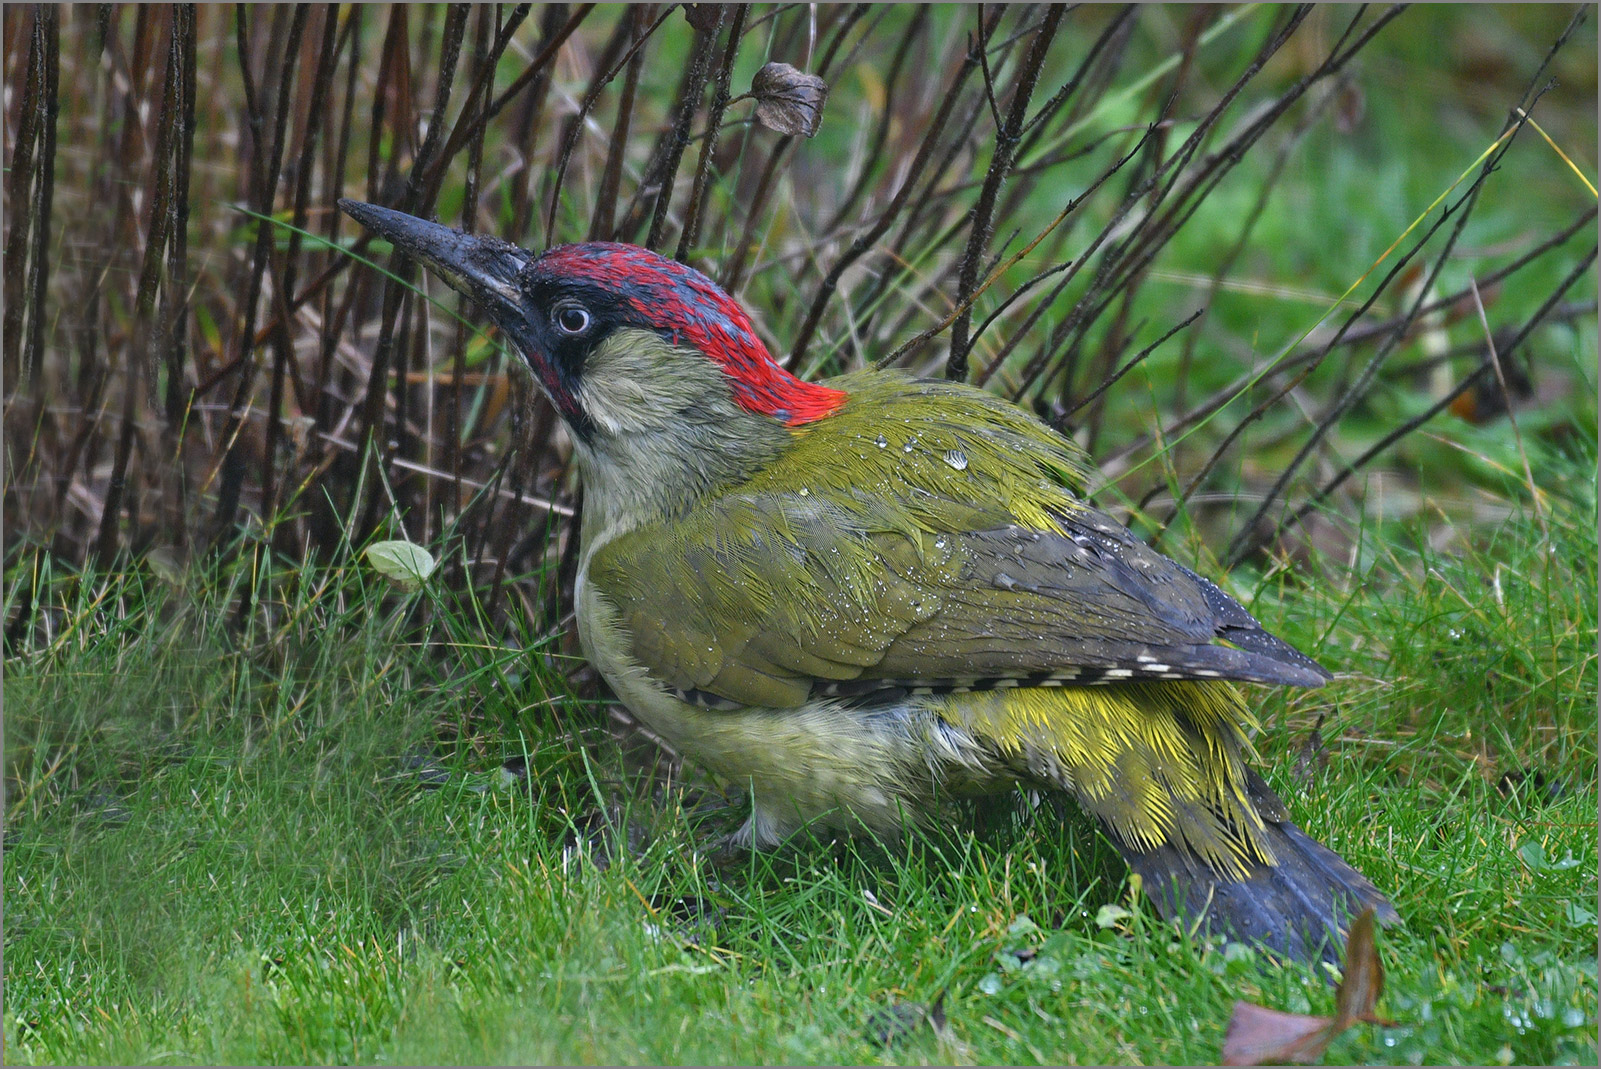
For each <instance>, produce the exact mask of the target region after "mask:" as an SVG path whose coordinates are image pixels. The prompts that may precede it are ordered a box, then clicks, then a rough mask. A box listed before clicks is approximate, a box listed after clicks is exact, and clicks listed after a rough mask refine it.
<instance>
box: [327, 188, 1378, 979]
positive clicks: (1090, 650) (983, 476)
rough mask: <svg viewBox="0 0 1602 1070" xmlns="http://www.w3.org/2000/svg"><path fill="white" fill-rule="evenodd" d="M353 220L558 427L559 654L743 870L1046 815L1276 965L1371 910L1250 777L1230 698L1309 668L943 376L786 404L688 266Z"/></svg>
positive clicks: (1061, 464)
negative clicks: (564, 538)
mask: <svg viewBox="0 0 1602 1070" xmlns="http://www.w3.org/2000/svg"><path fill="white" fill-rule="evenodd" d="M340 205H341V207H342V208H344V210H345V211H346V212H348V213H349V214H350V215H352V216H353V217H355V218H356V219H357V220H358V221H360V222H361V223H362V224H364V225H366V226H367V227H369V228H371V229H373V230H375V231H377V232H378V233H379V234H381V235H382V236H384V237H385V238H387V239H389V241H390V242H391V243H393V244H394V246H395V247H396V248H397V249H400V250H403V251H404V252H406V253H408V254H410V255H411V256H412V257H414V258H416V259H417V260H419V261H421V262H422V263H423V264H425V265H427V266H428V267H429V268H430V269H432V270H433V271H435V272H436V273H438V274H439V275H440V276H441V277H443V278H444V279H445V280H447V281H448V282H449V283H450V285H451V286H452V287H454V288H455V289H457V290H459V291H461V292H462V293H464V294H466V295H467V296H468V297H470V298H472V299H473V301H474V302H475V303H476V304H477V305H478V306H479V307H480V308H482V309H483V310H484V312H486V313H487V314H488V315H489V316H490V317H491V318H492V319H493V320H494V322H495V323H496V324H497V325H498V326H499V327H500V329H501V330H502V331H503V332H504V333H505V335H506V337H507V338H508V339H509V340H510V341H511V343H512V345H513V346H515V347H516V349H517V351H518V352H519V353H520V354H521V355H522V358H523V359H524V360H525V361H526V362H527V363H528V366H529V368H530V369H531V370H532V372H533V375H534V379H535V381H536V382H538V383H539V385H540V387H541V388H542V389H543V390H544V392H545V394H546V396H547V397H548V398H550V401H551V404H552V405H553V406H554V407H555V409H556V411H557V412H558V413H559V414H560V415H561V417H562V419H563V421H565V423H566V425H567V429H568V431H569V432H570V433H571V438H572V442H573V451H574V456H575V458H576V460H577V462H578V470H579V475H580V478H581V479H582V481H583V484H584V493H585V497H584V518H583V524H582V531H581V534H580V548H579V566H578V579H577V584H576V586H575V590H574V600H575V602H576V606H577V612H578V630H579V638H580V641H581V643H582V646H583V649H584V652H585V655H586V656H587V657H588V658H589V660H590V661H591V662H592V663H593V664H594V665H595V667H596V668H597V669H598V670H599V671H600V673H601V675H602V676H603V677H604V678H605V679H606V681H607V683H608V684H610V685H611V687H612V689H613V690H614V691H615V692H616V693H617V695H618V697H619V698H620V699H622V701H623V702H624V703H625V704H626V705H627V706H628V708H629V709H630V710H631V711H632V712H633V713H634V714H635V715H636V716H637V717H639V719H640V720H641V721H643V722H644V723H645V724H647V725H648V726H650V728H651V729H652V730H653V731H655V732H657V733H659V734H660V735H661V736H662V737H663V738H665V739H667V740H668V741H669V742H671V743H672V744H673V746H675V747H676V748H678V749H679V750H680V751H682V752H683V753H684V754H685V755H687V756H690V757H692V758H694V759H695V760H697V761H699V762H701V763H702V764H704V765H705V766H706V767H707V768H709V769H710V770H711V771H712V772H713V773H715V774H717V775H719V776H721V777H723V778H726V779H727V780H729V781H733V782H736V783H738V784H740V785H743V786H748V787H749V789H750V796H751V815H750V818H749V820H748V821H747V822H746V823H745V825H744V827H743V828H742V829H741V831H740V833H739V834H738V838H739V840H740V842H742V843H744V844H749V845H751V846H754V847H768V846H772V845H774V844H777V843H779V842H780V841H781V840H783V839H784V838H785V837H786V836H788V835H789V834H790V833H792V832H794V831H795V830H797V829H798V828H800V827H801V826H803V825H807V824H812V825H814V826H815V827H817V826H821V827H824V828H846V829H849V828H860V827H861V826H864V825H865V826H866V827H867V828H869V829H873V830H877V831H880V832H894V831H897V830H900V829H902V828H903V827H904V825H905V824H906V823H907V822H908V821H909V820H910V821H913V822H919V821H927V820H928V819H929V818H930V817H931V816H932V815H933V814H934V813H935V812H937V809H938V803H939V800H941V799H942V798H950V797H953V796H965V795H973V794H977V793H990V792H997V791H1004V790H1009V789H1010V788H1012V787H1013V786H1014V785H1017V784H1018V783H1020V782H1021V783H1023V784H1026V785H1030V786H1035V787H1042V788H1050V789H1060V790H1062V791H1065V792H1068V793H1069V794H1071V795H1073V796H1074V797H1075V798H1076V799H1077V800H1078V802H1079V804H1080V805H1081V806H1082V807H1084V809H1085V810H1086V811H1088V812H1089V813H1090V814H1091V815H1092V816H1093V817H1094V818H1095V819H1096V821H1097V822H1098V823H1099V824H1100V826H1101V828H1102V829H1103V830H1104V831H1105V832H1106V834H1107V836H1108V838H1109V839H1110V840H1111V841H1112V842H1113V843H1114V844H1115V845H1116V846H1117V848H1118V850H1119V851H1120V852H1121V853H1122V854H1123V856H1124V857H1125V858H1126V859H1127V860H1128V861H1129V864H1130V865H1131V866H1132V867H1133V868H1134V870H1135V871H1136V872H1137V873H1139V874H1140V875H1141V877H1142V878H1143V883H1144V887H1145V889H1146V892H1147V894H1148V895H1150V896H1151V897H1152V898H1153V899H1154V900H1155V902H1156V903H1157V904H1158V906H1159V908H1160V909H1161V910H1162V911H1163V912H1164V913H1165V914H1168V915H1170V916H1179V917H1181V918H1186V919H1192V920H1194V919H1198V918H1204V919H1205V920H1206V921H1208V922H1211V923H1212V924H1213V925H1214V926H1215V927H1218V928H1221V929H1223V930H1226V931H1227V932H1229V933H1231V934H1233V935H1234V936H1236V937H1239V938H1242V939H1246V940H1253V941H1261V942H1263V943H1266V944H1267V945H1269V946H1271V947H1274V948H1278V949H1280V950H1283V951H1286V952H1288V953H1290V954H1292V955H1296V956H1299V957H1304V958H1305V957H1311V956H1313V955H1316V954H1319V953H1321V949H1324V950H1323V951H1322V953H1324V954H1328V950H1327V948H1328V947H1329V946H1331V944H1332V941H1331V940H1330V938H1331V937H1332V936H1333V935H1334V934H1336V933H1338V932H1339V929H1340V926H1341V925H1342V923H1343V922H1344V920H1345V918H1346V916H1347V912H1348V911H1356V910H1358V909H1361V908H1362V907H1364V906H1373V907H1375V908H1376V910H1377V911H1378V913H1379V915H1380V916H1381V917H1382V918H1394V916H1395V912H1394V910H1393V909H1392V908H1391V906H1390V904H1389V903H1387V902H1386V901H1385V899H1384V898H1383V897H1382V896H1381V895H1380V894H1379V892H1377V891H1376V890H1375V888H1374V886H1373V885H1372V884H1370V883H1369V882H1368V881H1367V880H1366V879H1365V878H1364V877H1363V876H1362V874H1360V873H1358V872H1357V871H1356V870H1354V869H1353V868H1352V867H1350V866H1348V865H1347V864H1346V863H1345V862H1344V861H1342V860H1341V859H1340V858H1339V857H1338V856H1336V855H1335V854H1334V852H1332V851H1330V850H1329V849H1328V848H1326V847H1324V846H1322V845H1320V844H1319V843H1317V842H1316V841H1314V840H1312V839H1311V838H1309V837H1308V836H1307V835H1306V834H1305V833H1303V832H1302V831H1301V829H1299V828H1297V827H1296V826H1295V825H1294V824H1292V823H1291V822H1290V821H1289V820H1288V815H1287V812H1286V809H1285V806H1284V804H1283V803H1282V802H1281V801H1280V800H1279V799H1278V798H1277V797H1276V796H1275V794H1274V792H1273V791H1272V790H1271V789H1270V788H1269V787H1268V785H1267V784H1266V783H1265V782H1264V781H1263V779H1262V777H1260V776H1259V775H1258V774H1257V773H1256V772H1254V771H1253V770H1252V769H1251V768H1250V767H1249V766H1248V765H1247V764H1246V759H1247V758H1248V757H1249V756H1251V754H1252V747H1251V744H1250V743H1249V742H1248V739H1247V735H1246V729H1247V727H1248V726H1250V725H1251V724H1252V716H1251V714H1250V712H1249V711H1248V709H1247V707H1246V706H1245V704H1244V702H1243V701H1242V698H1241V695H1240V692H1239V691H1238V690H1237V689H1236V687H1235V686H1234V684H1233V683H1231V681H1243V682H1250V683H1263V684H1294V685H1299V686H1304V687H1316V686H1318V685H1320V684H1322V683H1323V682H1324V681H1325V680H1326V679H1328V674H1327V673H1326V672H1325V671H1324V670H1323V669H1322V668H1320V667H1319V666H1318V665H1317V664H1316V663H1314V662H1313V661H1312V660H1310V659H1309V658H1307V657H1306V656H1305V655H1303V654H1301V653H1300V652H1298V651H1297V650H1295V649H1294V648H1292V647H1291V646H1289V645H1288V644H1286V643H1284V642H1283V641H1281V640H1279V639H1277V638H1275V637H1274V636H1272V635H1270V634H1268V633H1267V632H1266V631H1264V630H1263V629H1262V627H1261V626H1260V625H1259V624H1258V623H1257V621H1256V620H1255V619H1254V618H1253V617H1252V616H1251V615H1250V614H1248V613H1247V612H1246V611H1245V610H1244V609H1243V608H1241V606H1240V605H1239V604H1238V603H1237V602H1236V601H1235V600H1234V599H1232V598H1230V597H1229V596H1228V595H1226V594H1225V593H1224V592H1223V591H1221V590H1220V589H1219V588H1218V587H1217V586H1216V585H1214V584H1212V583H1210V582H1209V581H1207V580H1205V579H1203V578H1201V577H1200V576H1197V575H1196V574H1195V573H1193V572H1191V571H1190V570H1188V569H1186V568H1184V567H1183V566H1181V565H1178V564H1176V563H1175V562H1173V561H1170V560H1169V559H1168V558H1166V557H1163V556H1162V555H1160V554H1158V553H1156V552H1155V551H1153V550H1151V549H1150V548H1148V547H1147V546H1145V545H1144V544H1142V543H1140V542H1138V541H1137V540H1136V539H1135V538H1134V537H1133V536H1132V535H1131V534H1130V533H1129V532H1128V531H1127V530H1126V529H1125V528H1124V527H1123V526H1122V525H1120V524H1118V523H1117V522H1116V521H1114V520H1113V519H1112V518H1111V517H1109V516H1107V515H1106V514H1105V513H1102V512H1100V511H1098V510H1097V509H1095V508H1092V507H1091V506H1090V505H1088V504H1087V503H1086V502H1085V501H1084V500H1083V498H1082V497H1081V496H1080V495H1081V493H1082V490H1083V486H1084V468H1083V467H1082V465H1083V462H1082V459H1081V456H1080V455H1079V453H1078V451H1077V448H1076V447H1075V446H1073V445H1072V444H1071V443H1070V442H1068V441H1067V440H1066V439H1064V438H1063V437H1062V436H1060V435H1058V434H1056V433H1055V432H1053V431H1052V430H1051V429H1049V428H1047V427H1046V426H1045V425H1043V424H1041V423H1040V422H1039V421H1038V420H1036V419H1035V418H1034V417H1033V416H1031V415H1030V414H1028V413H1026V412H1024V411H1023V410H1022V409H1020V408H1018V407H1017V406H1015V405H1012V404H1010V403H1008V402H1006V401H1004V400H1001V399H999V398H997V397H995V396H994V395H991V394H989V393H987V392H985V391H982V390H977V389H974V388H972V387H968V386H965V385H963V384H960V383H951V382H944V381H939V380H930V379H916V378H912V377H909V376H906V375H903V374H900V373H897V372H893V371H860V372H853V373H851V374H848V375H843V376H840V377H839V378H836V379H831V380H828V381H827V382H820V383H808V382H803V381H801V380H799V379H796V378H795V377H794V376H792V375H790V373H789V372H787V371H785V370H784V369H783V368H781V367H780V366H779V365H778V364H777V363H776V362H775V361H774V360H773V358H772V357H771V356H770V355H769V353H768V351H767V349H766V348H765V347H764V346H763V344H762V342H761V341H760V340H758V338H757V336H756V332H755V331H754V330H753V329H752V326H751V321H750V319H749V318H748V317H747V316H746V313H745V311H744V310H743V309H742V308H741V307H740V306H739V304H737V303H736V302H735V301H734V300H733V299H732V298H730V297H729V295H728V294H726V293H724V292H723V291H722V290H721V289H719V288H718V287H717V286H716V285H715V284H714V283H712V282H711V280H709V279H707V278H706V277H705V276H703V275H701V274H700V273H699V272H697V271H695V270H693V269H691V268H688V267H686V266H684V265H683V264H679V263H676V262H674V261H672V260H668V259H665V258H663V257H661V256H658V255H656V254H655V253H652V252H649V251H647V250H645V249H642V248H639V247H637V246H633V245H621V244H614V243H606V242H588V243H585V244H580V245H564V246H559V247H557V248H554V249H551V250H550V251H549V252H546V253H544V254H543V255H535V254H533V253H529V252H525V251H524V250H522V249H519V248H517V247H516V246H514V245H511V244H508V243H506V242H504V241H500V240H497V239H495V238H492V237H482V236H476V235H468V234H462V233H459V232H457V231H454V230H451V229H449V228H446V227H443V226H440V225H438V224H435V223H430V222H426V221H424V220H421V219H417V218H414V217H412V216H408V215H403V214H401V213H399V212H394V211H391V210H388V209H385V208H379V207H376V206H374V205H370V204H361V203H355V202H351V201H341V202H340Z"/></svg>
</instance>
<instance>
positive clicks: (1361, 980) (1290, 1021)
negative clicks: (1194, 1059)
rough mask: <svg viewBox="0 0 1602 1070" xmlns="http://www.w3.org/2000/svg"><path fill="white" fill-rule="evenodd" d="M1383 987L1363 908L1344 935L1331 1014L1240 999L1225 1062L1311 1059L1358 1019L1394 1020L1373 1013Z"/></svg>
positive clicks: (1370, 918)
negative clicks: (1278, 1008)
mask: <svg viewBox="0 0 1602 1070" xmlns="http://www.w3.org/2000/svg"><path fill="white" fill-rule="evenodd" d="M1384 987H1385V969H1384V967H1382V966H1381V965H1380V960H1379V953H1378V952H1377V951H1376V950H1375V949H1374V911H1373V910H1372V909H1369V910H1365V911H1363V912H1362V913H1361V914H1359V915H1358V916H1357V917H1356V918H1355V919H1353V921H1352V927H1351V929H1350V930H1349V931H1348V932H1347V934H1346V966H1345V970H1344V972H1343V973H1342V975H1341V984H1340V988H1338V989H1337V990H1336V992H1335V1017H1333V1018H1326V1017H1324V1016H1322V1015H1317V1014H1292V1013H1290V1012H1289V1011H1276V1010H1271V1009H1269V1008H1268V1007H1259V1006H1258V1005H1257V1004H1255V1003H1247V1002H1246V1001H1245V1000H1241V1001H1239V1002H1237V1003H1236V1004H1235V1009H1234V1011H1233V1012H1232V1013H1231V1014H1230V1016H1229V1026H1228V1027H1227V1028H1226V1029H1225V1030H1224V1051H1223V1056H1222V1058H1223V1063H1224V1065H1225V1066H1261V1065H1263V1064H1265V1063H1303V1064H1306V1063H1312V1062H1317V1061H1318V1058H1319V1057H1320V1056H1321V1055H1323V1054H1324V1050H1325V1049H1326V1048H1328V1047H1329V1045H1330V1042H1331V1041H1333V1040H1334V1039H1335V1038H1336V1037H1338V1036H1340V1035H1341V1034H1342V1033H1344V1032H1346V1030H1348V1029H1350V1028H1351V1027H1352V1026H1353V1025H1356V1024H1357V1023H1358V1022H1373V1023H1375V1024H1377V1025H1394V1024H1395V1023H1393V1022H1387V1021H1386V1020H1385V1019H1383V1018H1376V1017H1375V1016H1374V1005H1375V1003H1377V1002H1378V1001H1379V996H1380V992H1381V991H1382V990H1383V989H1384Z"/></svg>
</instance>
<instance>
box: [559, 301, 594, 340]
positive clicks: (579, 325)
mask: <svg viewBox="0 0 1602 1070" xmlns="http://www.w3.org/2000/svg"><path fill="white" fill-rule="evenodd" d="M553 319H554V320H555V322H556V329H557V330H559V331H561V332H562V333H563V334H574V335H577V334H583V333H584V332H585V331H587V330H589V329H590V313H589V311H588V310H587V309H584V308H581V307H580V306H578V305H563V306H562V307H561V308H559V309H557V310H556V315H555V316H554V317H553Z"/></svg>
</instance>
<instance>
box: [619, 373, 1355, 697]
mask: <svg viewBox="0 0 1602 1070" xmlns="http://www.w3.org/2000/svg"><path fill="white" fill-rule="evenodd" d="M833 385H836V386H839V387H842V388H844V389H846V390H848V391H849V392H850V393H851V401H849V402H848V403H847V404H846V406H845V407H844V408H843V409H842V410H841V411H840V412H839V413H837V414H836V415H834V416H831V417H828V418H827V419H826V420H823V421H819V422H818V423H817V424H814V425H809V426H807V427H803V428H801V429H799V430H798V431H797V432H796V442H795V445H794V446H793V447H792V448H791V449H790V450H788V451H786V453H785V454H784V455H783V456H782V457H781V458H780V459H779V460H778V461H777V462H776V463H775V464H773V465H771V466H770V467H769V468H768V469H767V470H765V471H764V472H763V473H762V474H760V475H759V476H757V477H756V478H753V479H751V480H750V481H748V482H746V483H744V484H742V485H740V486H738V487H735V488H732V489H731V490H729V491H728V492H727V493H725V494H723V495H721V496H718V497H715V498H712V499H709V500H706V501H703V502H700V503H697V504H696V505H695V506H694V507H693V508H691V509H690V510H689V511H687V512H686V513H685V514H683V515H682V516H678V517H676V518H672V519H669V520H665V521H662V522H658V523H654V524H649V525H646V526H644V527H642V528H639V529H636V530H635V531H633V532H630V533H629V534H627V535H624V536H621V537H619V538H618V539H615V540H613V541H612V542H610V543H608V544H607V545H606V546H604V547H602V548H601V549H600V550H599V551H597V553H596V554H595V557H594V559H593V560H592V562H591V565H590V573H589V576H590V582H591V583H593V584H595V585H596V587H597V589H598V590H599V591H600V592H601V593H602V594H603V595H605V596H606V597H607V598H608V599H609V600H610V601H611V602H612V603H613V604H614V605H615V606H616V607H617V608H618V611H619V614H620V617H621V622H622V623H623V624H624V626H625V627H626V628H627V629H628V631H629V633H630V635H631V637H632V642H633V652H634V655H635V657H636V658H637V659H638V660H639V661H641V662H642V663H643V664H645V665H646V666H647V667H648V668H649V669H650V670H651V672H652V673H653V674H654V675H655V676H656V677H657V678H658V679H660V680H661V681H663V683H664V684H666V685H667V686H669V687H671V688H674V689H676V690H678V691H681V692H685V693H698V695H699V696H702V697H709V698H712V699H717V700H724V701H727V702H730V703H735V704H739V705H758V706H769V707H780V708H782V707H789V706H795V705H799V704H801V703H803V702H805V701H806V700H807V699H808V698H809V697H810V696H812V695H815V694H818V693H820V692H821V693H824V694H829V693H836V694H850V693H854V692H863V691H873V690H881V689H884V688H887V687H892V686H926V687H942V686H967V685H973V684H974V682H975V681H976V680H977V681H979V683H978V685H977V686H981V687H986V686H988V687H995V686H1006V685H1009V684H1011V685H1017V684H1042V683H1047V682H1062V681H1074V680H1078V681H1079V682H1095V681H1097V680H1099V679H1104V678H1117V677H1119V676H1130V675H1149V676H1166V677H1193V676H1208V677H1215V678H1230V679H1247V680H1265V681H1269V682H1294V683H1319V682H1322V679H1323V674H1322V670H1319V669H1318V668H1317V666H1316V665H1313V663H1312V662H1310V661H1308V660H1307V659H1306V658H1304V657H1302V655H1300V654H1298V653H1297V652H1295V651H1294V650H1293V649H1292V648H1290V647H1288V646H1286V645H1285V644H1283V643H1280V642H1279V641H1278V640H1276V639H1273V637H1271V636H1268V635H1267V633H1264V632H1262V631H1261V629H1260V628H1258V627H1257V625H1256V621H1254V620H1252V618H1251V617H1250V616H1249V615H1247V614H1246V612H1245V610H1243V609H1241V608H1240V607H1239V606H1238V605H1237V604H1235V603H1234V602H1233V601H1232V600H1230V599H1229V598H1228V597H1227V596H1225V595H1224V594H1223V593H1222V592H1221V591H1219V590H1218V589H1217V588H1216V587H1214V586H1213V585H1211V584H1209V583H1207V582H1206V581H1205V580H1201V579H1199V578H1198V577H1196V576H1195V575H1194V574H1192V573H1190V572H1189V571H1188V570H1186V569H1184V568H1182V567H1180V566H1179V565H1177V564H1175V563H1174V562H1172V561H1169V560H1168V559H1167V558H1165V557H1163V556H1162V555H1160V554H1157V553H1156V552H1155V551H1152V550H1151V549H1149V548H1148V547H1146V546H1144V545H1143V544H1141V543H1140V542H1138V541H1137V540H1135V539H1134V538H1133V537H1132V536H1131V535H1130V534H1129V533H1128V532H1127V531H1126V530H1125V529H1124V528H1123V527H1122V526H1120V525H1118V524H1117V523H1115V522H1114V521H1113V520H1112V519H1111V518H1109V517H1107V516H1105V515H1104V514H1102V513H1100V512H1098V511H1096V510H1094V509H1091V508H1089V507H1088V506H1086V505H1084V504H1083V503H1082V502H1081V501H1080V500H1079V499H1078V498H1077V497H1076V495H1075V491H1076V490H1077V489H1079V488H1080V487H1081V486H1082V485H1083V474H1082V473H1083V470H1082V467H1081V465H1080V460H1079V457H1078V455H1077V453H1076V452H1075V450H1074V447H1073V446H1072V445H1071V444H1070V443H1069V442H1068V441H1067V440H1065V439H1063V438H1061V437H1060V436H1057V435H1055V434H1053V433H1052V432H1050V431H1049V430H1048V429H1046V428H1045V427H1044V426H1043V425H1041V424H1040V423H1038V422H1037V421H1035V420H1033V419H1031V418H1030V417H1028V416H1027V415H1026V414H1025V413H1023V412H1022V411H1021V410H1019V409H1017V408H1016V407H1015V406H1012V405H1009V404H1007V403H1005V402H1003V401H1001V400H999V399H997V398H995V397H993V396H992V395H990V394H987V393H985V392H983V391H978V390H974V389H971V388H968V387H964V386H961V385H958V384H951V383H946V382H939V381H923V380H909V379H906V378H904V377H901V376H897V375H890V374H885V373H865V374H859V375H858V376H849V377H845V378H844V379H842V380H837V381H836V382H835V383H834V384H833ZM931 412H938V413H939V414H940V415H939V419H938V420H931V419H930V418H929V414H930V413H931ZM625 563H626V565H625ZM1220 637H1222V638H1226V639H1228V640H1230V641H1232V642H1234V643H1235V645H1234V646H1233V647H1231V646H1221V645H1218V644H1217V643H1216V642H1215V641H1216V640H1217V639H1218V638H1220Z"/></svg>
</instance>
